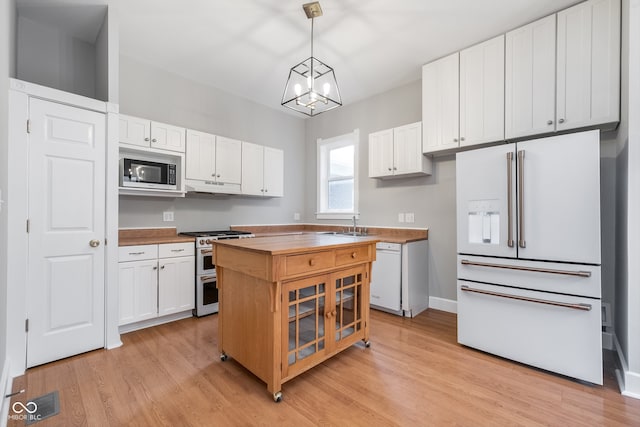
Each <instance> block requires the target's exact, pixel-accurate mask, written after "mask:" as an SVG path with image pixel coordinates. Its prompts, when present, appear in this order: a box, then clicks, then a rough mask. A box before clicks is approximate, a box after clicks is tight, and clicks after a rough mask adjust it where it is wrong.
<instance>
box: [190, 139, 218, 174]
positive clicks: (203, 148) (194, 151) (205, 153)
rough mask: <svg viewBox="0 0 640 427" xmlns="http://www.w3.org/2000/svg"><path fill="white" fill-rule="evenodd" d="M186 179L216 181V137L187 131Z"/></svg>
mask: <svg viewBox="0 0 640 427" xmlns="http://www.w3.org/2000/svg"><path fill="white" fill-rule="evenodd" d="M186 149H187V152H186V156H185V157H186V159H185V162H186V178H187V179H196V180H200V181H215V175H216V136H215V135H211V134H209V133H204V132H197V131H194V130H190V129H189V130H187V141H186Z"/></svg>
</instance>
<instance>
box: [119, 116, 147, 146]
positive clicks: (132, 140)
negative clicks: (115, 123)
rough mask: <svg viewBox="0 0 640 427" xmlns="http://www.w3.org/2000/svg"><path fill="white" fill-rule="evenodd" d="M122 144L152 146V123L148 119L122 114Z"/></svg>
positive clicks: (120, 136)
mask: <svg viewBox="0 0 640 427" xmlns="http://www.w3.org/2000/svg"><path fill="white" fill-rule="evenodd" d="M119 119H120V135H119V139H120V143H121V144H130V145H138V146H141V147H149V146H150V138H151V122H150V121H149V120H147V119H141V118H138V117H133V116H127V115H125V114H120V117H119Z"/></svg>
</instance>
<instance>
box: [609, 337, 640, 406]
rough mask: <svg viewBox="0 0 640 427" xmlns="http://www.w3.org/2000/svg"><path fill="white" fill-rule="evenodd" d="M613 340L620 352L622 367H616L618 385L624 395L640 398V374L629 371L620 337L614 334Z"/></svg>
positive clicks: (619, 357) (618, 352)
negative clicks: (619, 340)
mask: <svg viewBox="0 0 640 427" xmlns="http://www.w3.org/2000/svg"><path fill="white" fill-rule="evenodd" d="M613 342H614V344H615V347H616V353H617V354H618V360H619V361H620V366H621V367H622V369H616V378H617V379H618V386H619V387H620V392H621V393H622V395H623V396H627V397H633V398H634V399H640V374H637V373H635V372H631V371H629V365H628V364H627V361H626V359H625V357H624V353H623V352H622V347H620V342H618V337H617V336H616V335H615V334H614V335H613Z"/></svg>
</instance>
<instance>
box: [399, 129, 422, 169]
mask: <svg viewBox="0 0 640 427" xmlns="http://www.w3.org/2000/svg"><path fill="white" fill-rule="evenodd" d="M393 159H394V166H393V174H394V175H402V174H410V173H420V172H424V171H423V167H422V164H423V154H422V123H421V122H417V123H412V124H409V125H405V126H400V127H397V128H394V129H393Z"/></svg>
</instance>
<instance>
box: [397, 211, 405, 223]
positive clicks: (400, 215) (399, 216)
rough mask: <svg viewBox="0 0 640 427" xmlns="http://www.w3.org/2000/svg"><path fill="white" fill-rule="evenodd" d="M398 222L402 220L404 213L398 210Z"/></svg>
mask: <svg viewBox="0 0 640 427" xmlns="http://www.w3.org/2000/svg"><path fill="white" fill-rule="evenodd" d="M398 222H404V213H402V212H400V213H399V214H398Z"/></svg>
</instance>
